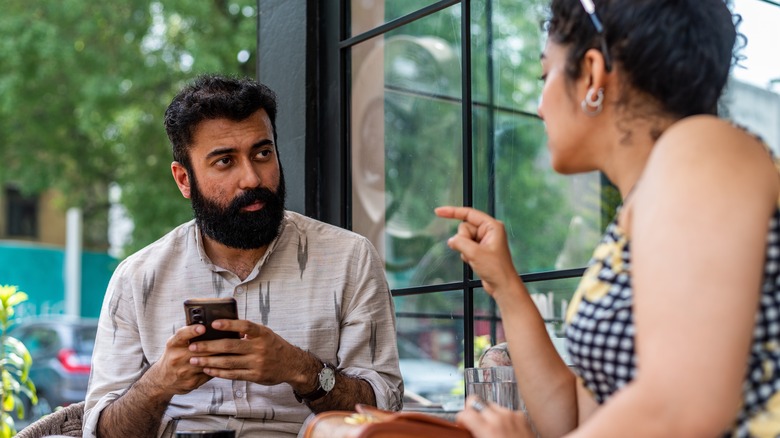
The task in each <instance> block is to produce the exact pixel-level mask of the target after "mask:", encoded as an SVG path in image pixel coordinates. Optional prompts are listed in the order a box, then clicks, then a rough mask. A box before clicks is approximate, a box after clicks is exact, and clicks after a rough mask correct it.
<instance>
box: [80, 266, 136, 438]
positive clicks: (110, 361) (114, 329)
mask: <svg viewBox="0 0 780 438" xmlns="http://www.w3.org/2000/svg"><path fill="white" fill-rule="evenodd" d="M125 268H126V264H120V266H118V267H117V269H116V271H115V272H114V275H113V276H112V277H111V281H110V282H109V284H108V288H107V290H106V295H105V298H104V300H103V307H102V308H101V310H100V319H99V322H98V330H97V335H96V336H95V349H94V351H93V353H92V370H91V374H90V377H89V386H88V388H87V396H86V402H85V405H84V420H83V421H84V425H83V437H84V438H94V437H95V436H97V422H98V418H99V417H100V414H101V412H102V411H103V409H105V408H106V407H107V406H108V405H110V404H111V403H112V402H113V401H114V400H116V399H117V398H119V397H120V396H121V395H122V394H123V393H124V392H125V391H126V390H127V388H129V387H130V385H131V384H132V383H133V382H135V381H136V380H138V379H139V378H140V377H141V375H143V373H144V372H145V371H146V369H148V367H149V363H148V361H147V360H146V357H145V356H144V353H143V350H142V348H141V341H140V337H139V333H138V324H137V321H136V314H135V306H134V305H133V297H132V294H131V293H130V291H129V290H127V289H126V288H125V285H127V284H128V282H127V281H126V279H124V278H123V274H124V272H125Z"/></svg>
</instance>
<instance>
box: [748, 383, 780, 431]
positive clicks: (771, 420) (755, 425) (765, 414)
mask: <svg viewBox="0 0 780 438" xmlns="http://www.w3.org/2000/svg"><path fill="white" fill-rule="evenodd" d="M747 426H748V431H750V436H753V437H756V438H775V437H776V436H777V431H778V430H780V393H775V395H773V396H772V398H770V399H769V401H767V404H766V410H764V411H761V412H759V413H758V414H756V415H755V416H754V417H753V418H751V419H750V420H748V423H747Z"/></svg>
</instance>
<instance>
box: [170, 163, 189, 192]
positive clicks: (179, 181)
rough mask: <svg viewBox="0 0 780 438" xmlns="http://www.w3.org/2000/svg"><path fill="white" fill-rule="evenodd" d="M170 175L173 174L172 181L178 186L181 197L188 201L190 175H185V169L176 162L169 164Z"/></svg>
mask: <svg viewBox="0 0 780 438" xmlns="http://www.w3.org/2000/svg"><path fill="white" fill-rule="evenodd" d="M171 173H172V174H173V180H174V181H176V185H177V186H179V191H180V192H181V195H182V196H184V197H185V198H187V199H189V198H190V175H189V173H187V169H186V168H185V167H184V166H182V164H181V163H179V162H178V161H174V162H172V163H171Z"/></svg>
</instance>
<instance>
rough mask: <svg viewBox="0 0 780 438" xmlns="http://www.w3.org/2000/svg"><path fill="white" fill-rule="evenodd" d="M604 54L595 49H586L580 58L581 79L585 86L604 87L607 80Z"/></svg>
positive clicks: (607, 73) (607, 74)
mask: <svg viewBox="0 0 780 438" xmlns="http://www.w3.org/2000/svg"><path fill="white" fill-rule="evenodd" d="M608 76H609V72H608V71H607V67H606V63H605V61H604V55H603V54H602V53H601V52H600V51H599V50H596V49H588V51H587V52H585V56H583V58H582V79H583V80H584V82H585V86H586V88H593V89H596V90H598V89H604V88H606V85H607V82H609V77H608Z"/></svg>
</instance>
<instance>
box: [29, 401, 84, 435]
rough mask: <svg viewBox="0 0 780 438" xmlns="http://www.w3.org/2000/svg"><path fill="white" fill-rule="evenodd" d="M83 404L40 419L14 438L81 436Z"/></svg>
mask: <svg viewBox="0 0 780 438" xmlns="http://www.w3.org/2000/svg"><path fill="white" fill-rule="evenodd" d="M82 415H84V402H83V401H81V402H78V403H73V404H72V405H69V406H67V407H65V408H62V409H60V410H59V411H56V412H53V413H51V414H49V415H46V416H45V417H41V418H40V419H38V420H36V421H35V422H33V423H32V424H30V425H29V426H27V427H25V428H24V429H22V430H21V431H19V433H18V434H17V435H16V438H41V437H45V436H50V435H60V436H73V437H80V436H81V417H82Z"/></svg>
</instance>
